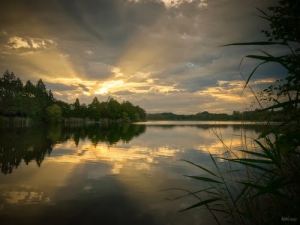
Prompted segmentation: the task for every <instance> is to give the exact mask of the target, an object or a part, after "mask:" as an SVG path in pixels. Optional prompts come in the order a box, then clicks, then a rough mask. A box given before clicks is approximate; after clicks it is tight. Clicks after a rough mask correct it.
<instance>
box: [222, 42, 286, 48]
mask: <svg viewBox="0 0 300 225" xmlns="http://www.w3.org/2000/svg"><path fill="white" fill-rule="evenodd" d="M235 45H237V46H238V45H286V44H285V43H284V42H272V41H254V42H239V43H232V44H227V45H221V46H219V47H226V46H235Z"/></svg>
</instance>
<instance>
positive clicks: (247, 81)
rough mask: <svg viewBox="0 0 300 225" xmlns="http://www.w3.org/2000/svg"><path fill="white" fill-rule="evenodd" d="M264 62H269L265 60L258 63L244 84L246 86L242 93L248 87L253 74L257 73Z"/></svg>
mask: <svg viewBox="0 0 300 225" xmlns="http://www.w3.org/2000/svg"><path fill="white" fill-rule="evenodd" d="M264 63H267V61H264V62H262V63H260V64H258V65H257V66H256V67H255V68H254V69H253V70H252V72H251V74H250V75H249V77H248V79H247V80H246V83H245V85H244V88H243V90H242V93H241V95H243V93H244V90H245V89H246V87H247V85H248V83H249V81H250V79H251V77H252V76H253V74H254V73H255V71H256V70H257V68H258V67H260V66H261V65H262V64H264Z"/></svg>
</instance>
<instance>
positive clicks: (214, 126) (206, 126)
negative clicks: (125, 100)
mask: <svg viewBox="0 0 300 225" xmlns="http://www.w3.org/2000/svg"><path fill="white" fill-rule="evenodd" d="M151 126H152V127H155V128H160V129H165V130H168V129H170V130H171V129H173V128H175V127H178V126H180V127H196V128H197V129H200V130H209V129H220V128H222V129H224V128H229V127H232V129H233V130H234V131H239V130H240V129H243V130H251V131H255V132H261V131H262V130H264V129H265V128H266V126H267V125H256V124H245V125H243V124H201V125H151ZM268 127H270V125H269V126H268Z"/></svg>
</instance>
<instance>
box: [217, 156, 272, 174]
mask: <svg viewBox="0 0 300 225" xmlns="http://www.w3.org/2000/svg"><path fill="white" fill-rule="evenodd" d="M222 159H224V160H227V161H231V162H235V163H239V164H242V165H244V166H249V167H252V168H256V169H259V170H263V171H265V172H268V173H273V171H272V170H269V169H268V168H265V167H262V166H258V165H256V164H253V163H249V162H241V161H236V160H234V159H226V158H222Z"/></svg>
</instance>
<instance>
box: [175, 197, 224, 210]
mask: <svg viewBox="0 0 300 225" xmlns="http://www.w3.org/2000/svg"><path fill="white" fill-rule="evenodd" d="M219 200H222V198H211V199H208V200H204V201H201V202H198V203H196V204H194V205H192V206H190V207H187V208H185V209H182V210H180V211H179V212H183V211H186V210H189V209H193V208H196V207H200V206H203V205H207V204H209V203H212V202H216V201H219Z"/></svg>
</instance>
